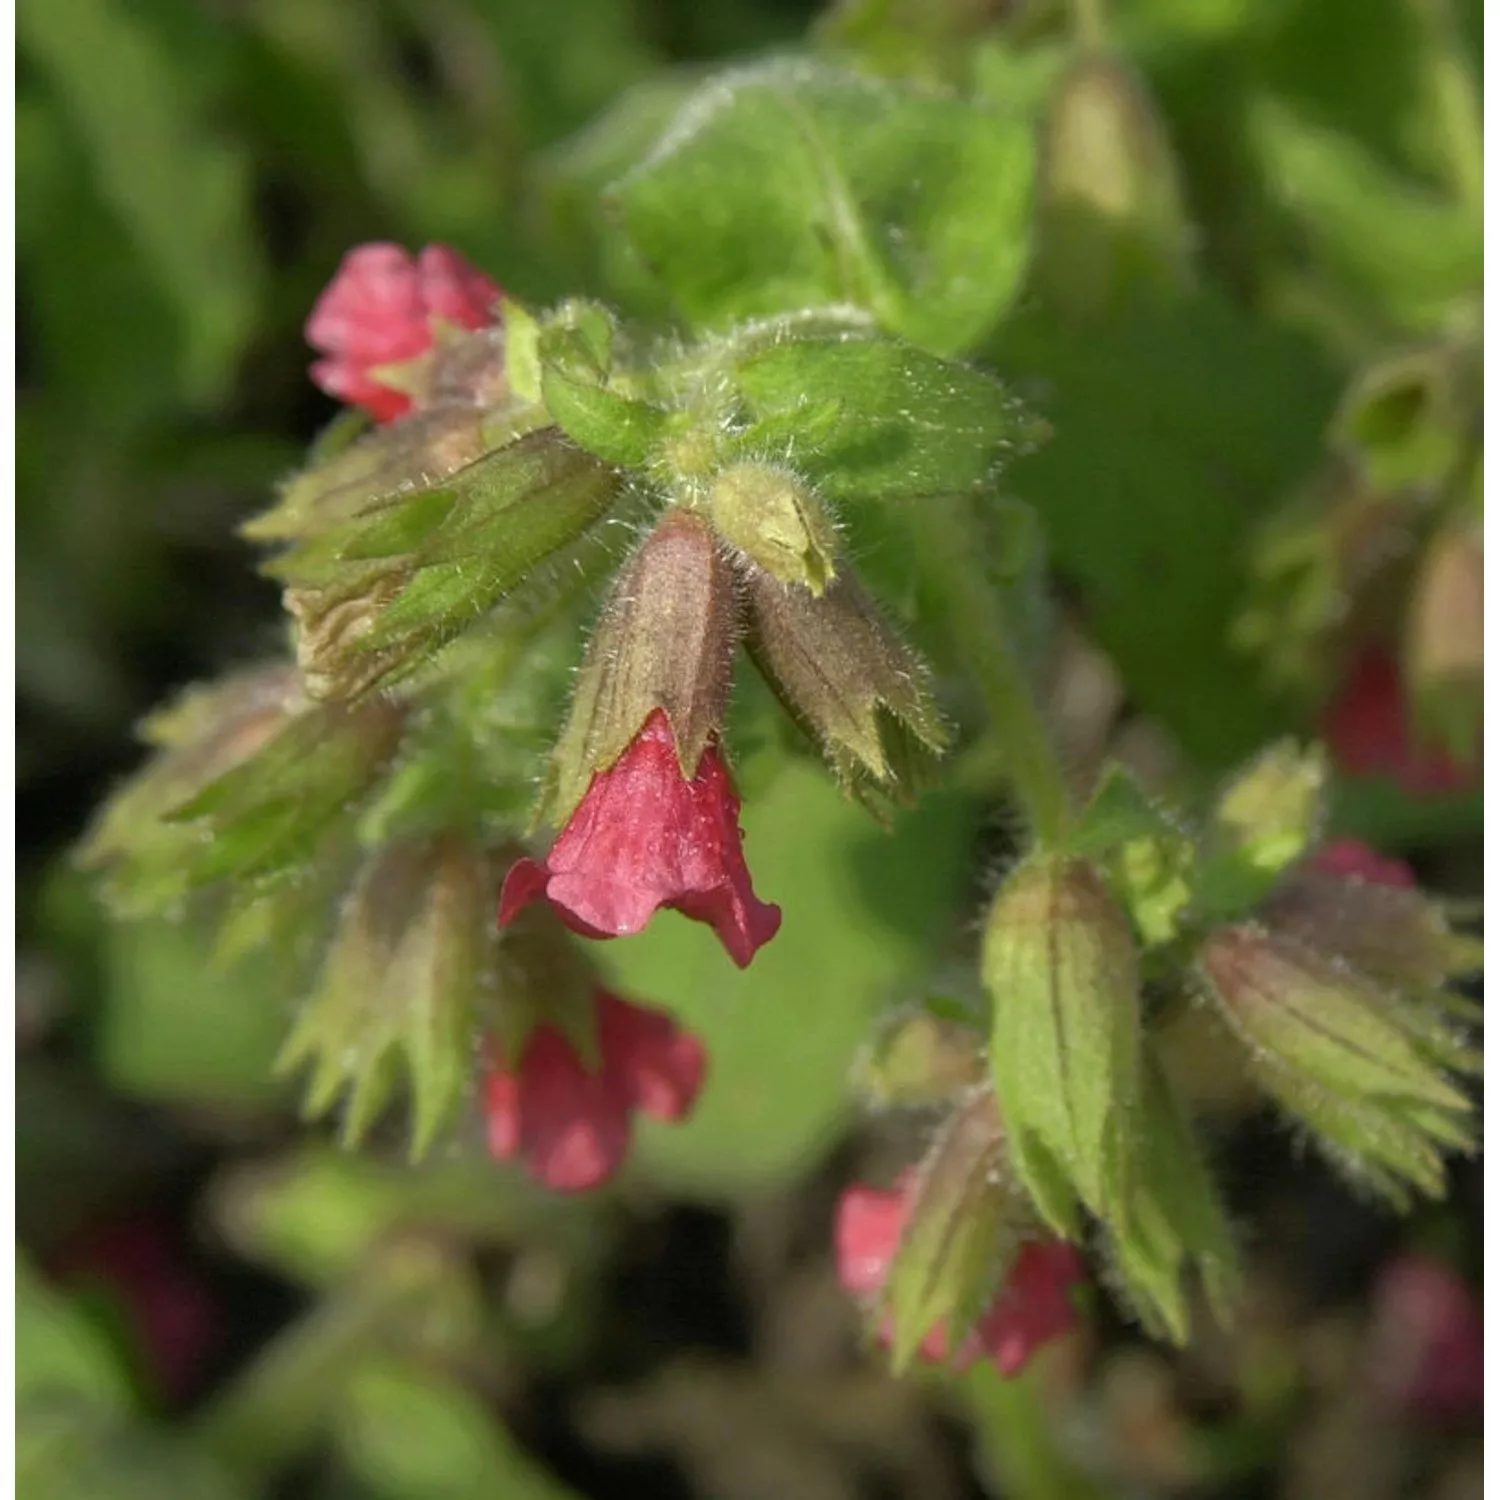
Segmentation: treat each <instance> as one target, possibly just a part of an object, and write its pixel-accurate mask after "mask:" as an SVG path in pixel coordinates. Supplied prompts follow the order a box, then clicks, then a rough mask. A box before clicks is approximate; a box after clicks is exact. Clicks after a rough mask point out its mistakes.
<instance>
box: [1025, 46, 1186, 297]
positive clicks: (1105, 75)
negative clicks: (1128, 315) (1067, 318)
mask: <svg viewBox="0 0 1500 1500" xmlns="http://www.w3.org/2000/svg"><path fill="white" fill-rule="evenodd" d="M1042 140H1043V145H1042V165H1041V200H1040V203H1039V206H1038V227H1037V250H1036V256H1035V266H1036V276H1037V278H1038V290H1039V291H1041V292H1042V294H1043V295H1044V296H1045V297H1047V298H1048V300H1049V301H1050V302H1052V303H1053V304H1054V305H1055V306H1056V307H1057V308H1058V309H1059V310H1060V311H1063V312H1068V313H1075V314H1081V315H1084V316H1090V315H1095V314H1098V313H1101V312H1105V311H1107V310H1109V309H1110V308H1112V307H1115V306H1117V305H1118V304H1119V303H1120V301H1121V300H1122V299H1124V298H1126V297H1128V296H1129V295H1130V294H1131V293H1132V292H1136V291H1140V290H1144V291H1147V292H1151V291H1168V292H1170V291H1175V290H1177V289H1179V288H1181V287H1183V286H1185V285H1186V283H1187V282H1188V280H1189V277H1190V248H1191V245H1190V238H1189V230H1188V225H1187V221H1186V217H1185V214H1184V211H1183V206H1182V194H1181V190H1180V188H1179V186H1178V180H1177V166H1176V162H1175V161H1174V159H1173V156H1172V150H1171V146H1170V144H1169V143H1168V140H1167V136H1166V132H1165V130H1164V129H1163V127H1162V124H1161V121H1160V119H1159V118H1158V115H1157V112H1156V109H1155V107H1154V105H1153V103H1152V101H1151V98H1150V95H1149V93H1148V92H1147V90H1146V87H1145V85H1144V83H1143V82H1142V81H1141V80H1140V79H1139V78H1138V77H1137V76H1136V74H1135V73H1134V71H1133V70H1132V69H1131V68H1130V67H1129V66H1128V65H1127V64H1126V63H1125V62H1123V61H1122V60H1120V59H1118V58H1114V57H1106V56H1088V57H1084V58H1081V59H1080V60H1079V61H1078V62H1076V63H1075V64H1073V66H1072V67H1071V68H1070V69H1069V70H1068V72H1067V73H1066V74H1065V75H1064V76H1063V78H1062V80H1061V82H1060V83H1059V85H1058V88H1057V93H1056V95H1055V96H1054V98H1053V101H1052V104H1051V107H1050V109H1049V111H1048V115H1047V119H1046V123H1045V125H1044V127H1043V137H1042Z"/></svg>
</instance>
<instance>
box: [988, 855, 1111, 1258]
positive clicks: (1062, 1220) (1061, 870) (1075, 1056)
mask: <svg viewBox="0 0 1500 1500" xmlns="http://www.w3.org/2000/svg"><path fill="white" fill-rule="evenodd" d="M982 972H983V977H984V983H985V987H986V989H988V991H989V993H990V998H991V1000H992V1002H993V1006H994V1028H993V1031H992V1033H991V1037H990V1066H991V1069H992V1072H993V1076H994V1080H995V1092H996V1094H997V1095H998V1097H999V1101H1000V1112H1001V1115H1002V1116H1003V1118H1004V1120H1005V1127H1006V1131H1007V1133H1008V1135H1009V1138H1010V1145H1011V1157H1012V1160H1013V1162H1014V1163H1015V1167H1016V1171H1017V1174H1018V1175H1019V1176H1020V1178H1021V1180H1022V1181H1023V1182H1024V1183H1025V1184H1026V1186H1027V1188H1028V1189H1029V1190H1030V1191H1031V1194H1032V1197H1033V1198H1034V1199H1035V1201H1036V1204H1037V1207H1038V1208H1039V1209H1040V1210H1041V1213H1042V1215H1043V1217H1044V1218H1045V1219H1046V1220H1047V1221H1048V1223H1049V1224H1051V1225H1052V1227H1053V1228H1054V1229H1056V1230H1057V1231H1058V1232H1059V1233H1061V1234H1064V1235H1069V1234H1071V1233H1073V1232H1074V1231H1075V1230H1076V1227H1077V1215H1076V1203H1075V1200H1077V1199H1081V1200H1082V1201H1083V1202H1084V1203H1085V1204H1086V1205H1087V1206H1088V1207H1089V1208H1090V1209H1091V1210H1092V1211H1093V1212H1094V1213H1095V1214H1097V1215H1098V1216H1099V1217H1100V1218H1101V1219H1103V1220H1105V1221H1106V1223H1108V1224H1111V1225H1123V1223H1124V1222H1125V1220H1126V1203H1127V1194H1128V1186H1127V1180H1126V1179H1127V1176H1128V1158H1129V1154H1130V1138H1131V1130H1132V1128H1133V1127H1132V1115H1133V1111H1134V1105H1135V1102H1136V1096H1137V1089H1138V1078H1137V1075H1138V1072H1139V1067H1140V973H1139V963H1138V959H1137V955H1136V947H1135V938H1134V936H1133V934H1132V932H1131V929H1130V923H1129V921H1128V920H1127V918H1126V916H1125V914H1124V912H1123V911H1122V910H1121V909H1120V906H1119V904H1118V903H1117V902H1116V900H1115V898H1114V896H1113V895H1112V894H1111V892H1110V890H1109V888H1108V887H1107V886H1106V885H1105V883H1104V881H1103V880H1102V879H1101V877H1100V876H1099V874H1098V872H1097V871H1096V870H1095V869H1094V868H1093V866H1092V865H1091V864H1089V862H1088V861H1086V860H1083V859H1077V858H1039V859H1035V860H1033V861H1031V862H1029V863H1027V864H1025V865H1022V866H1021V867H1020V869H1018V870H1017V871H1015V873H1014V874H1012V875H1011V877H1010V878H1009V879H1008V880H1007V881H1006V882H1005V884H1004V885H1003V886H1002V887H1001V889H1000V893H999V895H998V896H997V897H996V898H995V902H994V905H993V906H991V908H990V913H989V918H988V921H987V924H986V927H985V933H984V949H983V957H982Z"/></svg>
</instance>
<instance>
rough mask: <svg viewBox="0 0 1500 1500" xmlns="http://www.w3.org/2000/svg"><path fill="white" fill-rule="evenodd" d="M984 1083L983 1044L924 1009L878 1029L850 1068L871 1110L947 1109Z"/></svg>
mask: <svg viewBox="0 0 1500 1500" xmlns="http://www.w3.org/2000/svg"><path fill="white" fill-rule="evenodd" d="M983 1079H984V1050H983V1038H981V1037H980V1035H979V1033H978V1032H976V1031H975V1030H974V1029H973V1028H972V1027H970V1026H966V1025H964V1024H963V1023H962V1022H959V1021H954V1020H950V1019H948V1018H947V1017H945V1016H940V1015H936V1014H934V1013H933V1012H932V1011H930V1010H927V1009H925V1008H923V1009H919V1010H915V1011H906V1012H903V1013H901V1014H900V1015H897V1016H895V1017H893V1018H892V1019H891V1020H890V1021H888V1022H887V1023H886V1025H885V1026H884V1027H882V1029H881V1031H880V1034H879V1035H878V1036H877V1037H876V1038H875V1040H874V1042H873V1043H872V1044H871V1046H870V1048H869V1050H868V1051H867V1052H866V1053H865V1055H864V1056H863V1057H861V1058H860V1060H859V1063H858V1065H857V1067H856V1077H855V1086H856V1088H857V1089H858V1091H859V1093H860V1094H861V1095H862V1096H863V1098H864V1099H865V1100H866V1101H867V1103H869V1104H870V1105H871V1106H872V1107H873V1108H876V1109H914V1108H915V1109H920V1108H923V1107H926V1106H929V1105H936V1104H947V1103H951V1102H952V1101H953V1100H954V1099H955V1098H957V1097H958V1095H960V1094H962V1093H966V1092H968V1091H969V1090H970V1089H972V1088H974V1087H975V1085H977V1084H979V1083H980V1082H982V1081H983Z"/></svg>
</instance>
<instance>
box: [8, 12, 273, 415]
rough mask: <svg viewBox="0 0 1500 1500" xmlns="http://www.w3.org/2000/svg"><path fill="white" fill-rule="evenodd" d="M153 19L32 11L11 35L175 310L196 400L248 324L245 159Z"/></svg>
mask: <svg viewBox="0 0 1500 1500" xmlns="http://www.w3.org/2000/svg"><path fill="white" fill-rule="evenodd" d="M154 11H155V7H151V6H146V5H137V4H132V5H126V4H122V3H118V0H32V3H28V4H26V5H23V6H21V7H20V9H19V10H18V12H17V17H16V20H17V34H18V38H19V40H20V43H21V46H22V49H23V51H24V53H25V55H26V57H27V59H28V60H29V61H30V62H31V63H32V64H33V65H34V66H36V67H37V68H38V69H40V70H41V71H42V72H43V73H44V74H45V75H46V77H47V79H48V81H49V83H50V84H51V86H52V88H53V89H54V91H55V92H56V94H57V96H58V98H59V99H60V100H62V101H63V102H64V104H65V106H66V108H67V111H68V113H69V117H70V119H71V122H72V124H73V125H74V127H75V129H76V130H77V132H78V135H79V137H80V138H81V139H82V141H83V142H84V143H85V145H86V148H87V151H88V153H89V156H90V159H91V164H92V167H93V172H94V175H95V179H96V181H97V183H98V186H99V189H100V191H101V193H102V194H103V195H104V196H105V197H106V198H107V199H108V201H109V203H110V205H111V206H112V208H113V209H114V212H115V214H116V215H117V216H118V220H119V223H120V225H121V226H122V227H123V229H124V231H125V233H126V235H127V236H128V238H129V239H130V241H131V242H132V244H133V245H134V247H135V249H136V251H137V253H138V254H139V255H140V257H141V259H142V261H143V262H144V263H145V264H146V265H147V266H148V267H149V268H150V270H151V272H152V274H153V276H154V279H155V281H156V284H157V286H158V287H159V289H160V290H161V291H162V292H163V293H164V294H165V295H166V296H167V297H168V298H169V299H170V300H171V301H172V303H173V304H175V311H176V321H177V323H178V326H179V329H180V335H181V339H182V345H181V347H182V376H183V381H184V384H185V386H186V387H187V389H188V391H189V392H190V393H191V394H192V396H193V397H194V398H195V399H197V400H199V401H203V400H208V399H212V398H214V397H215V396H217V395H218V394H220V393H221V392H222V390H223V388H224V386H225V384H226V382H227V380H228V378H229V376H230V375H231V373H232V369H233V363H234V360H235V359H236V358H237V356H238V355H239V353H240V350H241V348H242V347H243V345H244V342H245V340H246V338H247V337H248V336H249V334H250V331H251V328H252V324H253V320H254V317H255V313H256V303H257V300H258V296H259V283H260V279H261V265H260V258H259V254H258V245H259V237H258V235H257V233H256V230H255V228H254V225H253V223H252V219H251V212H250V208H251V204H250V190H251V176H250V158H249V153H248V152H247V151H246V150H245V149H244V148H243V147H242V146H239V145H237V144H236V145H231V144H230V143H228V142H227V141H226V140H225V139H224V137H223V135H222V133H221V132H220V131H219V130H218V129H216V127H215V123H214V121H213V119H212V117H211V115H210V113H209V110H208V108H207V107H206V106H207V104H208V101H207V99H205V98H204V97H203V96H202V94H201V93H200V91H199V87H198V86H197V84H196V80H195V78H194V75H193V73H192V72H191V71H189V70H188V69H186V68H183V67H180V66H178V65H177V64H176V60H175V59H174V58H173V57H172V55H171V53H170V51H169V50H168V48H167V47H166V46H165V45H164V41H163V38H162V36H161V35H160V34H159V33H158V31H157V28H156V27H155V26H154V25H153V12H154Z"/></svg>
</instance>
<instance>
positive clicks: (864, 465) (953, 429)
mask: <svg viewBox="0 0 1500 1500" xmlns="http://www.w3.org/2000/svg"><path fill="white" fill-rule="evenodd" d="M729 350H730V353H729V359H730V361H731V364H732V369H733V376H734V380H735V383H736V384H737V385H738V387H739V389H740V392H741V393H742V395H743V396H744V398H745V401H746V403H747V404H748V406H749V409H750V415H751V419H752V422H755V423H762V424H763V423H765V422H767V421H776V422H779V423H783V424H785V425H784V428H783V431H784V432H785V434H786V437H787V441H788V443H789V445H790V447H791V452H792V460H793V462H794V464H795V465H796V467H797V468H798V470H799V471H800V472H801V473H803V474H804V475H805V476H806V477H807V478H808V479H809V480H811V481H812V483H813V484H814V485H815V487H816V488H817V489H818V490H819V491H820V492H821V493H823V494H825V495H827V496H828V497H829V498H831V499H834V500H855V501H857V500H871V499H877V498H890V499H897V500H901V499H919V498H923V497H929V496H939V495H949V494H953V493H955V492H963V491H966V490H970V489H973V488H974V487H976V486H979V485H984V484H987V483H988V482H989V481H990V480H991V479H992V478H993V477H994V475H995V473H996V471H997V470H998V468H999V466H1000V465H1001V463H1002V462H1004V461H1005V460H1006V459H1008V458H1010V457H1012V456H1013V455H1014V454H1015V453H1017V452H1018V451H1024V450H1025V449H1026V448H1027V447H1029V446H1030V445H1031V443H1032V442H1034V441H1035V440H1036V438H1037V437H1038V436H1039V433H1040V429H1039V428H1038V426H1037V424H1036V423H1035V422H1034V421H1032V420H1031V419H1030V418H1029V417H1028V416H1027V414H1026V413H1025V411H1024V410H1023V408H1022V407H1021V406H1020V404H1019V403H1018V402H1017V401H1016V400H1015V398H1014V397H1013V396H1012V395H1011V393H1010V392H1009V391H1008V390H1007V389H1006V387H1005V386H1003V385H1002V384H1001V383H1000V382H999V381H998V380H996V379H995V378H994V377H993V376H992V375H989V374H987V373H985V372H984V371H982V370H979V369H976V368H974V367H973V366H971V365H966V364H961V363H959V362H957V361H954V360H947V359H939V358H938V357H937V356H935V355H932V354H927V353H924V352H923V351H922V350H921V349H917V348H914V347H913V346H911V345H910V344H903V343H900V342H898V341H896V340H893V339H888V338H883V337H881V336H880V335H878V334H876V333H873V332H871V331H869V330H868V329H865V330H861V329H860V328H858V327H857V326H845V327H844V328H841V329H838V330H832V329H828V328H823V327H819V326H817V325H816V324H814V325H812V326H808V325H807V324H805V323H798V322H795V321H790V320H789V321H787V322H785V323H777V324H769V325H765V324H763V325H757V326H754V327H752V328H750V329H747V330H744V331H743V332H742V334H741V335H740V337H739V338H738V340H733V339H732V340H731V341H730V345H729ZM828 392H833V393H836V400H837V403H838V404H837V407H836V408H833V407H831V406H830V405H829V404H828V402H829V397H828V396H827V395H826V394H825V393H828ZM803 412H806V413H807V423H806V426H805V427H800V428H799V425H798V417H799V413H803ZM764 441H765V439H764V434H763V432H762V431H761V430H760V429H758V428H757V427H754V426H752V427H751V428H750V430H749V434H748V435H747V436H746V438H745V439H744V442H745V445H746V446H747V447H758V446H760V445H761V444H762V443H763V442H764Z"/></svg>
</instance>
